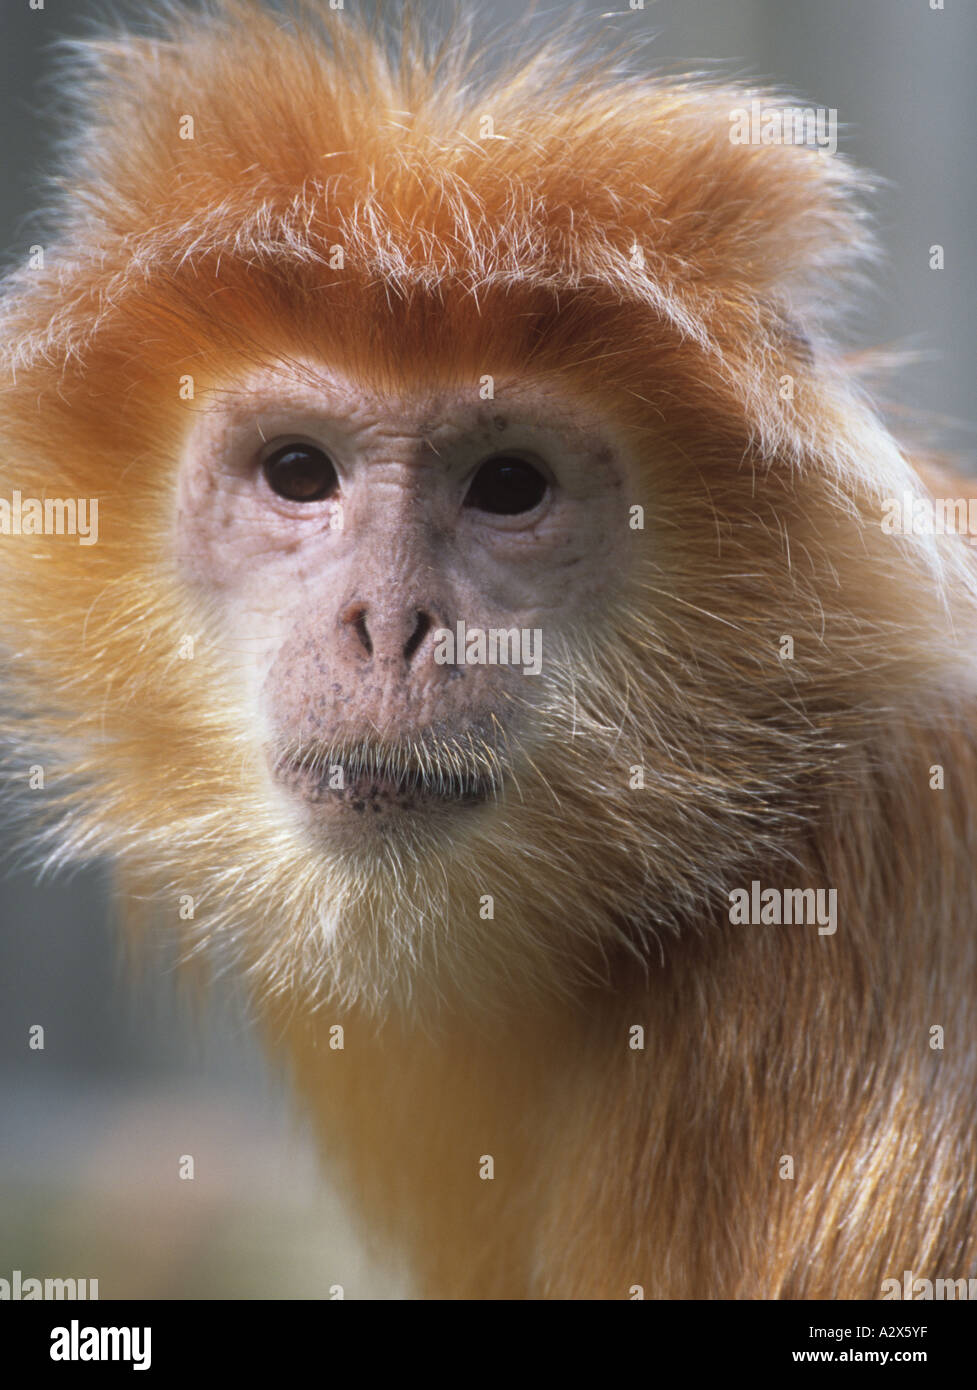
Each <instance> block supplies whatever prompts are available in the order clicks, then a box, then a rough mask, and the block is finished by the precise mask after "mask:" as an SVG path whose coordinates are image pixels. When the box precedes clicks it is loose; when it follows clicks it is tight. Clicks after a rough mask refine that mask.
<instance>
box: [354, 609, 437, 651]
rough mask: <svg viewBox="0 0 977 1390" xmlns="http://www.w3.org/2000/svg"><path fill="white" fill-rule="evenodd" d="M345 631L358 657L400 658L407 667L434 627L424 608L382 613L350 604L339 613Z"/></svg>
mask: <svg viewBox="0 0 977 1390" xmlns="http://www.w3.org/2000/svg"><path fill="white" fill-rule="evenodd" d="M340 621H341V622H342V625H343V628H344V630H345V631H346V632H347V633H348V634H349V635H350V636H351V637H352V639H353V641H354V643H355V645H356V647H357V649H358V651H359V653H360V656H361V658H362V657H367V658H370V657H373V656H374V655H376V656H377V657H378V658H379V659H381V660H383V659H387V660H390V659H396V658H397V657H400V658H402V659H403V660H404V661H405V662H406V663H407V664H408V665H410V663H411V662H412V661H413V659H414V657H415V656H416V655H417V652H418V651H419V650H420V647H421V644H422V643H423V641H424V638H425V637H426V636H427V634H428V633H429V632H430V630H431V628H432V627H433V626H434V620H433V618H432V617H431V615H430V613H428V612H426V611H425V610H424V609H423V608H407V609H403V610H401V611H400V612H397V613H384V612H382V611H381V610H378V609H376V608H371V607H370V605H369V604H366V603H352V604H350V606H349V607H348V608H347V609H346V611H345V612H344V613H343V614H342V617H341V620H340Z"/></svg>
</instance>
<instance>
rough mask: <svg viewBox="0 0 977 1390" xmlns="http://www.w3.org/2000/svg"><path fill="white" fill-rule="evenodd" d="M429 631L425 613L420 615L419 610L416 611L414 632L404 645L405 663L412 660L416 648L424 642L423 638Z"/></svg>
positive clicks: (429, 623)
mask: <svg viewBox="0 0 977 1390" xmlns="http://www.w3.org/2000/svg"><path fill="white" fill-rule="evenodd" d="M430 630H431V618H430V616H429V615H428V614H427V613H422V612H420V610H418V613H417V617H416V623H415V626H414V631H413V632H412V633H411V635H410V636H409V637H408V639H407V641H406V642H405V643H404V659H405V660H406V661H411V660H413V657H414V653H415V652H416V651H417V649H418V647H419V646H420V645H421V643H422V642H423V641H424V638H425V637H426V636H427V634H428V633H429V632H430Z"/></svg>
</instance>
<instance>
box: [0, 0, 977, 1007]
mask: <svg viewBox="0 0 977 1390" xmlns="http://www.w3.org/2000/svg"><path fill="white" fill-rule="evenodd" d="M313 11H314V12H315V13H312V12H313ZM79 54H80V57H81V68H82V71H81V73H80V86H81V88H82V89H83V91H84V93H85V100H84V105H83V110H84V112H85V113H86V114H85V120H84V122H83V124H82V126H81V128H80V134H79V136H78V138H77V140H76V141H75V143H74V147H73V150H72V152H71V153H70V156H69V163H68V175H67V179H66V182H65V189H66V192H65V196H64V198H63V210H62V220H61V225H60V231H59V235H58V239H57V241H56V242H55V243H53V244H51V245H47V246H45V247H44V248H43V251H42V253H41V254H37V251H36V250H35V252H34V253H33V254H32V261H31V265H30V268H29V269H24V270H21V271H19V272H15V273H13V274H12V275H11V276H10V277H9V279H8V282H7V286H6V297H5V312H4V319H3V327H4V359H5V372H6V386H5V397H4V403H3V412H2V413H3V424H2V444H3V453H2V461H0V467H2V484H3V489H2V492H0V497H2V498H4V499H6V502H7V513H6V516H7V518H8V523H9V524H8V525H7V527H6V531H7V532H8V533H12V532H13V531H15V530H17V529H18V528H19V531H20V534H3V535H2V536H0V566H2V578H3V586H4V587H3V596H2V605H3V607H2V614H0V633H2V640H3V642H4V645H5V647H6V649H7V653H8V658H9V659H8V662H7V669H8V677H7V679H8V686H9V710H10V711H11V713H10V714H9V715H8V716H7V717H6V722H5V728H6V741H7V743H8V747H9V750H10V752H9V762H10V767H11V770H12V773H13V775H14V777H15V778H16V779H19V780H20V781H21V782H23V783H24V784H25V785H28V786H30V787H31V790H30V791H28V792H26V793H25V796H26V797H27V798H28V800H29V804H30V806H31V809H32V810H34V811H35V812H37V811H40V813H41V815H42V816H43V815H44V814H45V813H46V815H47V820H48V830H49V839H48V840H46V841H45V845H46V846H47V847H48V848H49V850H50V856H51V858H52V859H53V860H55V861H56V862H60V861H62V860H64V859H66V858H72V857H75V858H77V857H81V856H90V855H93V854H100V853H108V854H111V855H112V856H114V858H115V859H116V860H117V862H118V863H119V865H120V870H121V873H122V876H123V880H124V882H125V883H126V885H127V886H129V887H130V888H132V889H133V890H134V892H135V893H136V895H137V896H140V897H142V898H149V899H150V900H151V901H152V903H153V904H154V907H155V909H156V911H157V912H158V914H159V916H160V917H161V918H163V919H169V920H170V921H171V922H172V924H173V926H174V929H175V930H178V931H180V932H182V933H183V934H184V936H185V939H186V943H187V946H188V949H191V950H195V949H201V950H203V949H205V948H207V947H209V946H210V945H211V944H212V943H213V944H215V945H217V946H219V945H221V944H223V945H225V946H227V947H228V948H229V949H233V950H236V951H237V952H238V953H239V955H240V957H241V960H242V963H243V964H244V966H245V967H246V968H247V969H249V970H250V972H251V975H252V978H253V979H254V980H255V981H256V983H257V984H258V985H259V986H263V987H266V988H273V989H280V990H282V991H284V990H287V989H291V988H293V987H296V988H299V989H300V990H301V991H302V992H303V994H304V995H305V996H306V998H308V999H316V1000H318V999H324V998H327V997H329V998H334V999H336V998H338V999H340V1000H343V999H358V1000H363V1001H365V1002H367V1003H369V1004H372V1005H376V1006H382V1005H384V1004H387V1003H390V1002H392V1001H393V1002H400V1003H407V1002H409V1001H421V1000H426V1001H430V1000H436V999H439V998H445V997H449V998H454V999H456V1000H463V1001H465V1002H466V1003H468V1004H471V1003H474V1002H475V1001H478V1002H479V1003H494V1004H503V1003H506V1002H508V1003H515V1004H517V1005H518V1004H519V1003H521V1002H523V1001H525V1000H526V999H527V998H532V997H537V996H538V995H539V994H540V993H543V992H549V993H552V994H559V993H566V992H569V991H573V990H574V989H576V988H578V987H580V986H581V985H582V984H585V983H586V982H588V981H590V982H593V981H595V980H597V981H599V980H601V979H603V978H606V975H607V972H608V971H609V970H611V969H613V967H614V963H615V962H616V961H619V960H630V961H632V962H633V967H634V968H635V969H640V968H641V966H642V964H643V962H644V961H645V958H646V957H647V955H648V953H649V949H651V950H652V951H653V952H657V951H658V949H659V948H660V947H663V948H664V949H666V950H667V949H668V942H669V940H670V937H671V934H672V933H675V932H679V933H680V932H681V931H682V930H685V929H689V928H690V926H691V925H692V924H702V923H704V922H707V921H708V920H709V919H710V918H712V917H714V916H715V913H716V909H717V904H718V903H720V902H724V901H725V898H726V892H727V890H728V888H729V886H730V884H731V883H736V882H739V881H741V879H742V877H743V875H746V876H747V877H748V876H749V871H750V868H751V866H753V865H754V864H755V863H756V862H757V860H758V857H760V856H764V857H766V858H769V857H770V856H771V855H774V856H776V855H790V854H794V855H797V854H799V853H801V852H802V847H803V845H804V842H805V836H806V833H807V831H808V830H809V829H810V827H811V825H812V824H813V822H814V821H815V819H816V818H817V817H818V815H820V814H822V810H821V808H822V807H823V805H824V796H825V789H826V788H827V787H829V786H835V787H842V788H843V787H844V786H845V785H846V784H848V785H850V786H851V787H853V788H854V787H856V786H857V779H858V766H859V761H858V760H859V758H864V757H865V756H866V748H867V745H868V740H869V735H868V734H867V732H866V730H867V729H869V728H870V727H874V724H875V722H877V720H876V716H877V713H878V709H879V706H880V703H881V702H880V697H879V688H880V682H881V683H884V686H885V702H888V703H889V704H890V705H892V704H896V703H898V702H900V701H902V702H911V701H913V700H920V699H925V698H926V695H927V691H929V690H930V689H932V688H933V687H935V686H936V685H937V684H938V683H939V681H941V680H945V676H946V668H947V661H948V658H947V651H948V650H949V638H948V637H947V635H946V634H947V633H948V631H949V629H948V617H951V618H953V617H954V615H952V614H948V611H947V607H946V605H945V603H944V595H945V593H946V592H947V588H948V586H947V585H946V583H945V581H946V580H947V577H948V576H949V575H951V573H952V575H953V576H955V581H954V582H955V583H956V582H957V581H959V586H960V587H961V588H963V587H965V586H969V588H968V589H967V592H968V593H969V592H971V591H972V579H971V577H970V575H971V571H970V568H969V558H968V557H967V555H966V554H965V549H964V547H962V546H959V545H957V544H956V542H955V540H954V538H952V537H951V538H947V541H948V543H947V544H943V543H942V542H941V541H939V540H937V539H934V538H919V537H913V536H905V537H892V536H887V535H884V534H883V532H882V530H881V527H880V526H879V518H880V517H881V515H882V500H883V499H884V498H885V497H887V496H893V495H899V494H900V493H901V492H902V491H903V490H904V489H918V486H919V485H918V483H917V482H916V480H915V477H914V474H913V473H912V470H911V469H910V468H909V466H908V464H907V463H906V462H905V460H904V459H903V458H902V456H901V455H900V453H899V451H898V449H897V448H896V446H895V445H894V444H893V442H892V440H891V439H890V438H889V436H888V435H887V434H886V432H885V431H884V429H883V428H882V426H881V425H880V424H879V423H878V421H877V419H876V418H875V417H874V415H873V414H872V412H871V410H870V408H869V407H868V406H867V405H866V404H865V402H864V401H863V400H862V398H861V396H860V395H859V393H858V391H857V389H856V388H855V387H853V386H852V384H851V382H850V375H849V373H848V371H847V370H846V368H845V365H844V363H843V361H842V360H841V359H840V357H839V356H838V354H837V352H836V350H835V348H834V347H833V344H832V334H831V319H832V314H831V313H830V312H829V311H830V310H831V308H832V306H833V305H836V304H837V303H838V301H839V300H840V299H841V298H842V297H843V296H844V294H845V293H846V286H847V285H848V284H849V282H850V279H851V276H852V273H853V271H854V270H855V268H856V267H857V264H858V262H859V258H860V256H861V255H862V254H863V252H864V251H865V249H866V235H865V231H864V226H863V218H862V214H861V213H860V211H859V208H858V205H857V197H858V194H859V192H860V184H859V179H858V176H857V175H856V174H855V173H854V172H853V171H852V169H851V168H850V167H849V166H848V165H847V163H846V162H845V161H844V160H842V159H839V158H833V157H830V156H827V155H825V154H824V153H822V152H820V151H818V150H816V149H811V148H806V147H803V146H798V145H796V144H790V143H780V144H768V143H764V144H751V143H741V142H737V141H735V140H733V139H732V138H731V130H732V128H733V126H732V123H733V121H734V118H735V117H736V113H737V112H741V111H742V110H743V109H746V110H749V109H750V105H751V100H752V99H753V97H754V96H755V95H756V94H755V93H752V92H749V91H744V90H738V89H728V88H717V87H715V86H710V85H703V84H696V83H692V82H681V83H678V82H668V81H649V80H645V79H637V78H628V77H624V76H620V75H619V73H617V71H616V70H614V69H612V68H611V67H610V66H601V65H598V66H596V67H594V66H593V65H589V64H588V62H587V61H585V60H584V59H583V58H582V57H580V56H579V50H578V52H577V56H574V49H573V44H572V42H570V41H569V40H568V39H567V38H566V37H565V36H564V37H561V38H559V39H557V40H554V41H552V42H550V43H548V44H547V45H546V46H545V48H544V49H543V50H542V51H538V52H537V53H536V55H535V56H534V57H532V58H530V59H527V60H526V61H525V62H523V63H519V64H517V65H515V66H514V67H512V68H511V69H510V70H508V71H506V72H504V73H502V74H501V75H498V74H496V75H495V76H493V75H492V72H491V65H489V66H488V69H487V70H486V72H484V73H482V74H481V75H479V74H478V71H477V70H476V71H474V72H473V71H471V70H470V62H469V58H468V57H467V56H466V46H465V43H464V41H463V39H462V38H461V37H458V36H456V37H455V38H454V39H452V40H450V41H449V42H448V43H447V44H446V45H445V47H444V49H443V50H442V52H441V53H440V55H435V56H432V55H431V53H429V52H428V51H427V50H426V49H425V46H424V44H423V42H421V41H419V40H416V39H415V38H413V37H411V36H409V35H408V37H407V38H406V39H405V40H404V42H403V45H402V50H401V52H400V54H399V57H397V58H392V57H391V56H389V51H388V49H387V48H386V47H385V46H384V44H383V43H382V42H381V41H380V40H378V39H377V38H376V37H375V36H373V35H371V34H369V33H368V32H367V31H366V30H365V29H364V28H362V27H360V26H359V25H358V24H357V23H356V22H355V21H354V19H353V18H352V16H351V15H349V14H348V13H346V12H331V11H329V10H328V9H327V8H326V7H325V6H321V7H320V6H309V7H304V18H303V19H302V20H301V22H300V23H299V24H298V26H297V27H293V26H290V25H284V24H282V23H280V21H279V20H276V19H273V18H272V17H271V16H270V15H269V14H268V13H267V12H266V11H265V10H263V9H262V8H261V7H260V6H257V5H255V4H253V3H246V2H245V0H240V2H238V0H222V3H220V4H217V5H216V6H215V7H211V11H210V13H209V17H207V18H206V19H201V18H198V19H197V21H196V22H195V24H194V26H193V34H192V37H190V38H187V37H184V35H183V30H182V26H181V23H180V22H179V21H178V20H176V19H174V20H171V21H170V27H169V28H168V29H167V31H166V32H165V33H164V34H162V35H161V37H159V38H158V39H156V40H149V39H138V38H134V37H125V36H120V37H118V38H117V39H113V40H111V41H110V40H106V41H104V42H102V43H95V44H88V45H84V46H82V47H81V48H80V49H79ZM768 106H769V108H770V109H771V110H773V111H779V110H780V109H781V106H782V103H780V102H778V101H777V100H776V99H773V98H771V99H770V100H769V102H768ZM15 494H16V498H15ZM17 499H19V500H17ZM87 499H97V500H98V535H97V543H95V544H85V543H82V542H83V541H84V540H85V539H91V536H89V537H87V538H84V537H80V536H79V535H77V534H48V533H47V531H49V530H50V529H52V528H50V527H46V525H42V524H40V523H39V524H38V525H37V526H34V525H33V523H30V522H28V523H27V524H26V526H25V518H26V517H27V516H28V515H30V516H34V517H38V518H41V519H42V520H43V519H44V518H46V516H47V513H46V512H45V503H46V502H48V503H50V502H52V501H53V502H57V503H58V504H59V506H61V507H62V510H61V512H60V513H59V514H60V515H62V516H63V517H67V518H69V519H70V516H71V510H70V507H71V506H75V507H76V508H80V507H82V504H83V503H84V502H85V501H87ZM31 501H33V502H35V503H36V504H37V506H38V507H39V508H40V510H39V511H37V510H36V509H35V510H32V509H31V507H30V505H29V504H30V503H31ZM62 504H63V505H62ZM25 506H26V507H27V511H26V512H25V510H24V508H25ZM79 514H83V513H79ZM15 516H16V518H18V520H17V522H16V524H15V521H14V518H15ZM88 519H89V524H90V521H91V513H90V512H89V514H88ZM54 529H55V530H56V529H57V528H56V527H54ZM61 529H62V530H64V529H65V527H64V526H62V528H61ZM951 587H952V586H951ZM955 620H956V621H957V622H958V624H959V622H960V620H961V615H960V614H959V613H957V614H956V615H955ZM966 621H967V622H968V623H969V622H970V621H971V618H970V616H969V615H968V616H967V618H966ZM924 633H925V634H927V635H928V646H927V647H926V650H928V652H929V653H930V657H929V658H928V659H925V660H922V661H921V660H920V657H919V651H920V649H921V647H922V643H921V642H920V635H921V634H924ZM38 769H40V770H41V773H42V780H43V788H41V787H40V785H39V783H38V778H37V771H38Z"/></svg>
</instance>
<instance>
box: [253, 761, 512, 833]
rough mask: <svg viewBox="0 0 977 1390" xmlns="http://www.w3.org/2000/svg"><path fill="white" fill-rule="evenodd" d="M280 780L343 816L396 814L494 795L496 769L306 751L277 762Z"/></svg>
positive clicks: (467, 803)
mask: <svg viewBox="0 0 977 1390" xmlns="http://www.w3.org/2000/svg"><path fill="white" fill-rule="evenodd" d="M275 772H276V776H277V779H278V781H279V783H280V784H281V785H282V786H283V787H285V788H286V789H287V790H288V791H290V792H291V793H292V794H293V795H295V796H297V797H299V798H300V799H301V800H302V801H304V802H306V803H308V804H310V805H311V806H314V807H321V808H322V809H323V811H324V812H326V813H329V812H332V813H335V814H340V815H343V816H347V815H348V816H361V817H364V818H370V819H372V818H373V817H384V816H386V817H397V816H409V815H416V814H418V813H423V812H425V811H435V810H437V809H439V808H441V809H447V808H452V807H464V806H477V805H481V804H482V803H483V802H485V801H488V800H489V799H491V798H492V797H493V796H495V795H496V793H497V791H498V787H499V778H498V775H497V773H496V772H495V771H494V770H493V771H492V772H488V771H482V770H480V769H478V768H475V767H464V766H458V765H457V764H456V765H454V766H450V765H438V764H437V763H434V762H432V761H431V760H430V759H425V760H423V761H420V760H418V762H417V765H415V766H409V765H408V766H406V767H391V765H390V760H389V759H388V758H381V757H375V758H370V759H367V760H364V759H363V758H362V757H358V758H355V759H344V758H341V757H340V758H336V759H335V760H331V761H330V760H327V759H325V758H323V757H321V756H310V755H308V754H305V755H302V754H300V755H298V756H293V757H289V758H287V759H284V760H279V761H277V762H276V764H275Z"/></svg>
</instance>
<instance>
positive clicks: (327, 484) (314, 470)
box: [261, 444, 339, 502]
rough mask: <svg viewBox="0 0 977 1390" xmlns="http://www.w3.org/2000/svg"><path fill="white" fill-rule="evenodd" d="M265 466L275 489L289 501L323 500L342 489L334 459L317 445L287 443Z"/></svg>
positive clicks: (266, 475)
mask: <svg viewBox="0 0 977 1390" xmlns="http://www.w3.org/2000/svg"><path fill="white" fill-rule="evenodd" d="M261 467H262V471H263V472H264V475H265V481H266V482H267V484H268V486H269V487H270V488H271V490H272V492H275V493H277V494H278V496H279V497H284V498H285V499H286V500H287V501H289V502H321V501H322V500H323V499H324V498H326V497H331V496H332V495H333V493H335V492H337V491H338V490H339V478H338V477H337V475H336V469H335V466H334V464H333V461H332V459H331V458H330V457H329V455H328V454H324V453H323V451H322V450H321V449H317V448H316V446H315V445H314V444H285V445H283V447H282V448H280V449H276V450H275V452H274V453H273V454H269V455H268V457H267V458H266V459H265V460H264V462H263V463H262V465H261Z"/></svg>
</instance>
